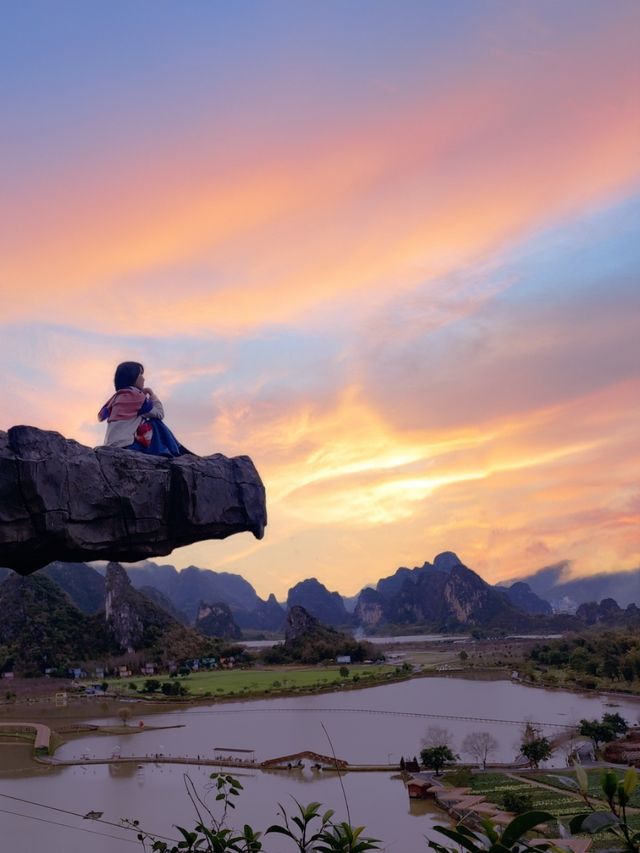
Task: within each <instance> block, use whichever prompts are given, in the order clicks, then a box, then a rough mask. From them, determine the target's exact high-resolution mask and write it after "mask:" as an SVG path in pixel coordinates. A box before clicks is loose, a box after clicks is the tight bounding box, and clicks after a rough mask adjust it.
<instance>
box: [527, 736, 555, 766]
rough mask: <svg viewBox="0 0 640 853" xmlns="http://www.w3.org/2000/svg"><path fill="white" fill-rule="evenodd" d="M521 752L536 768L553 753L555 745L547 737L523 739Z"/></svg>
mask: <svg viewBox="0 0 640 853" xmlns="http://www.w3.org/2000/svg"><path fill="white" fill-rule="evenodd" d="M520 753H521V754H522V755H524V757H525V758H526V759H527V760H528V761H529V762H530V763H531V766H532V767H534V768H535V769H537V768H538V766H539V764H540V762H541V761H546V760H547V758H551V755H552V754H553V747H552V746H551V744H550V742H549V740H548V739H547V738H546V737H536V738H533V739H532V740H528V741H523V743H521V744H520Z"/></svg>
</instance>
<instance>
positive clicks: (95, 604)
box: [41, 562, 104, 613]
mask: <svg viewBox="0 0 640 853" xmlns="http://www.w3.org/2000/svg"><path fill="white" fill-rule="evenodd" d="M41 573H42V574H44V575H46V576H47V577H48V578H50V579H51V580H52V581H53V582H54V583H56V584H57V585H58V586H59V587H60V588H61V589H62V590H64V592H66V594H67V595H68V596H69V598H70V599H71V601H72V602H73V603H74V604H75V606H76V607H77V608H79V609H80V610H82V612H83V613H98V612H99V611H100V610H102V609H103V608H104V577H103V576H102V575H101V574H100V572H97V571H96V570H95V569H94V568H92V567H91V566H89V565H87V563H60V562H55V563H49V565H48V566H45V568H44V569H41Z"/></svg>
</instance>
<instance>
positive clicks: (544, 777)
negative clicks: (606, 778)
mask: <svg viewBox="0 0 640 853" xmlns="http://www.w3.org/2000/svg"><path fill="white" fill-rule="evenodd" d="M612 769H613V768H612ZM614 772H615V773H616V775H617V776H618V779H622V777H623V776H624V770H614ZM602 773H603V770H602V769H601V768H595V769H591V770H587V778H588V779H589V788H588V794H589V797H593V798H594V799H602V798H603V793H602V789H601V788H600V778H601V776H602ZM532 778H535V779H536V780H538V781H540V782H545V783H546V784H547V785H553V786H554V787H556V788H559V789H560V790H565V791H566V790H567V787H566V786H565V785H563V783H562V779H563V778H564V779H567V778H568V779H572V780H574V781H575V778H576V774H575V773H574V772H573V771H572V770H559V771H558V772H553V773H551V772H549V773H536V774H535V776H532ZM629 805H630V806H631V807H632V808H636V809H638V808H640V786H638V787H637V788H636V789H635V791H634V792H633V794H632V795H631V799H630V801H629Z"/></svg>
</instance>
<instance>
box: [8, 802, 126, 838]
mask: <svg viewBox="0 0 640 853" xmlns="http://www.w3.org/2000/svg"><path fill="white" fill-rule="evenodd" d="M0 814H10V815H15V817H24V818H26V819H27V820H37V821H39V822H40V823H49V824H51V825H52V826H63V827H65V829H74V830H75V831H76V832H88V833H89V834H90V835H101V836H103V838H115V840H116V841H124V842H126V843H127V844H139V842H138V841H134V840H133V839H132V838H123V837H122V836H119V835H111V834H110V833H108V832H98V830H96V829H85V827H83V826H72V825H71V824H70V823H61V822H60V821H58V820H49V818H46V817H36V816H35V815H31V814H23V813H22V812H12V811H10V810H9V809H0ZM128 828H129V827H124V826H123V827H121V829H128Z"/></svg>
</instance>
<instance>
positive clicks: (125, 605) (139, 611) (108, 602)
mask: <svg viewBox="0 0 640 853" xmlns="http://www.w3.org/2000/svg"><path fill="white" fill-rule="evenodd" d="M105 593H106V595H105V602H104V622H105V624H106V627H107V632H108V634H109V637H110V638H111V639H112V641H113V642H115V644H116V645H117V646H118V648H119V649H120V651H122V652H127V653H132V652H137V651H140V650H143V649H150V648H154V647H155V648H158V647H159V646H161V645H162V646H164V647H165V648H166V649H170V650H171V652H172V654H174V655H175V656H176V657H197V656H199V655H200V654H202V653H203V650H204V649H205V648H206V646H207V643H208V642H209V641H206V640H205V637H203V636H202V635H199V634H197V633H196V632H195V631H194V630H193V629H192V628H186V627H185V626H184V625H181V624H180V622H178V621H177V620H176V619H174V618H173V616H171V615H170V614H169V613H167V612H166V610H164V609H163V608H162V607H158V605H157V604H155V603H154V602H153V601H150V600H149V599H148V598H147V597H146V596H145V595H143V594H142V593H141V592H139V591H138V590H137V589H134V588H133V586H132V585H131V581H130V580H129V576H128V575H127V573H126V571H125V570H124V568H123V567H122V566H121V565H120V564H119V563H109V565H108V566H107V574H106V577H105Z"/></svg>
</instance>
